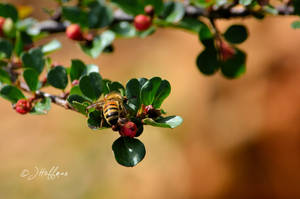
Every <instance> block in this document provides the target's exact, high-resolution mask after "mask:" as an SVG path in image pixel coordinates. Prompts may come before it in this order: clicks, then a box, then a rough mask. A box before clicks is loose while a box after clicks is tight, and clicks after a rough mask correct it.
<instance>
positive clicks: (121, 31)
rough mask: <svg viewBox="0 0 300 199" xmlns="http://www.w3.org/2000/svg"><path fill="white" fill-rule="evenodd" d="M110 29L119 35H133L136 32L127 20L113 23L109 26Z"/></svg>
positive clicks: (127, 36)
mask: <svg viewBox="0 0 300 199" xmlns="http://www.w3.org/2000/svg"><path fill="white" fill-rule="evenodd" d="M111 30H112V31H114V33H115V34H116V35H117V36H119V37H126V38H130V37H135V36H136V34H137V32H136V30H135V28H134V26H133V25H132V24H131V23H129V22H127V21H121V22H119V23H116V24H114V25H113V26H112V27H111Z"/></svg>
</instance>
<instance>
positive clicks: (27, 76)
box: [23, 68, 39, 91]
mask: <svg viewBox="0 0 300 199" xmlns="http://www.w3.org/2000/svg"><path fill="white" fill-rule="evenodd" d="M23 77H24V80H25V82H26V84H27V86H28V87H29V89H30V90H31V91H36V90H38V88H39V74H38V73H37V72H36V70H34V69H31V68H27V69H25V70H24V72H23Z"/></svg>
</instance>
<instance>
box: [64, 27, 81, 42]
mask: <svg viewBox="0 0 300 199" xmlns="http://www.w3.org/2000/svg"><path fill="white" fill-rule="evenodd" d="M66 35H67V37H68V38H69V39H72V40H75V41H82V40H83V35H82V32H81V29H80V26H79V25H78V24H71V25H69V26H68V27H67V30H66Z"/></svg>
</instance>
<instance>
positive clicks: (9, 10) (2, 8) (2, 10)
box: [0, 3, 19, 22]
mask: <svg viewBox="0 0 300 199" xmlns="http://www.w3.org/2000/svg"><path fill="white" fill-rule="evenodd" d="M0 16H2V17H4V18H11V19H12V20H13V21H14V22H16V21H17V20H18V18H19V15H18V11H17V9H16V8H15V7H14V6H13V5H11V4H6V3H0Z"/></svg>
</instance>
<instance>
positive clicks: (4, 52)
mask: <svg viewBox="0 0 300 199" xmlns="http://www.w3.org/2000/svg"><path fill="white" fill-rule="evenodd" d="M12 51H13V45H12V44H11V43H10V42H9V41H8V40H5V39H2V38H0V53H1V55H0V59H2V58H10V56H11V54H12Z"/></svg>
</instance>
